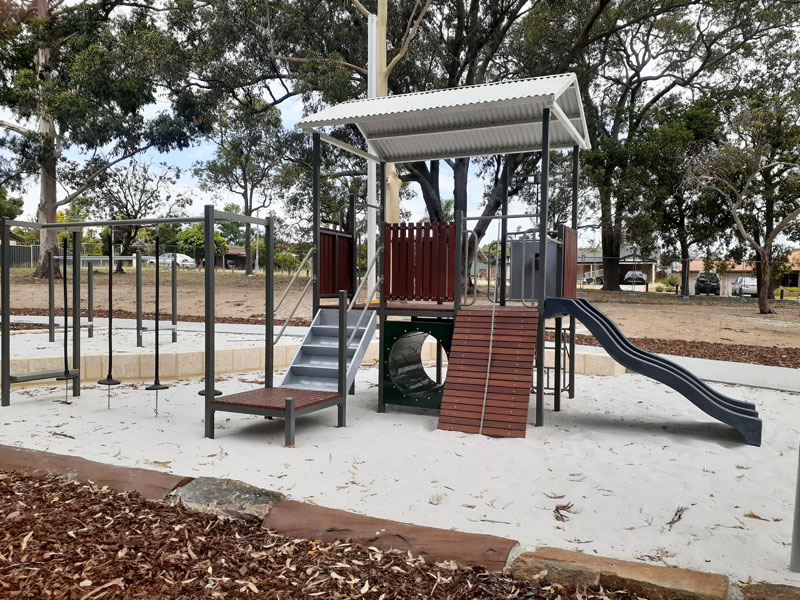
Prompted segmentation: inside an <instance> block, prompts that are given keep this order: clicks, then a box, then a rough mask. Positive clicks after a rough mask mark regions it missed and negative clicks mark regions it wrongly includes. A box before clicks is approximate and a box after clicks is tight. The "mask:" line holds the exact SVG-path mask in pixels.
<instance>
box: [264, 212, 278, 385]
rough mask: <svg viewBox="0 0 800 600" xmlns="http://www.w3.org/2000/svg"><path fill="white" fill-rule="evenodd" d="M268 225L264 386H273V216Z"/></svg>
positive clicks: (265, 273) (265, 253)
mask: <svg viewBox="0 0 800 600" xmlns="http://www.w3.org/2000/svg"><path fill="white" fill-rule="evenodd" d="M267 223H268V224H267V226H266V227H265V228H264V229H265V230H264V278H265V279H266V281H265V282H264V285H265V288H266V289H265V290H264V293H265V294H266V303H265V307H264V308H265V310H264V313H265V321H266V323H265V329H266V338H265V344H264V387H266V388H271V387H272V386H273V373H272V371H273V368H274V365H275V351H274V345H273V343H272V338H273V336H274V335H275V267H274V265H275V258H274V253H275V239H274V235H273V233H274V232H273V229H274V228H273V220H272V217H267Z"/></svg>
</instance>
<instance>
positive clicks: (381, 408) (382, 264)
mask: <svg viewBox="0 0 800 600" xmlns="http://www.w3.org/2000/svg"><path fill="white" fill-rule="evenodd" d="M378 177H379V179H380V181H379V183H378V190H379V196H378V198H379V200H380V207H381V218H380V222H379V223H378V245H377V247H378V248H381V247H383V246H384V245H385V244H386V239H385V238H384V232H385V230H386V222H385V218H386V217H385V215H386V163H385V162H381V164H380V168H379V170H378ZM385 273H386V248H385V247H384V248H383V252H381V256H380V258H379V259H378V281H377V284H378V298H379V299H380V308H379V310H378V352H379V353H380V356H379V360H378V412H379V413H382V412H386V402H385V401H384V399H383V377H384V364H383V359H384V356H383V337H384V333H383V329H384V325H385V324H386V296H385V295H384V293H383V284H384V281H383V278H384V274H385Z"/></svg>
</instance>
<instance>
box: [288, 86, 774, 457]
mask: <svg viewBox="0 0 800 600" xmlns="http://www.w3.org/2000/svg"><path fill="white" fill-rule="evenodd" d="M342 125H350V126H353V127H354V128H355V129H357V130H358V131H359V132H360V133H361V135H362V136H363V138H364V140H365V141H366V142H367V145H368V148H369V152H365V151H363V150H361V149H360V148H356V147H354V146H352V145H350V144H348V143H346V142H344V141H342V140H339V139H336V138H334V137H332V136H330V135H328V134H326V133H324V131H322V130H321V128H323V127H328V126H342ZM297 128H299V129H301V130H303V131H304V132H306V133H308V134H310V135H311V136H312V139H313V157H314V159H313V171H314V187H313V209H314V219H315V220H314V236H315V239H314V247H315V248H319V249H320V252H322V247H321V246H320V243H319V239H320V229H319V181H320V143H321V142H322V141H325V142H327V143H330V144H332V145H335V146H337V147H339V148H341V149H343V150H346V151H348V152H351V153H352V154H355V155H357V156H360V157H362V158H364V159H366V160H367V161H372V162H375V163H378V164H379V167H380V173H381V175H380V177H379V182H380V184H379V186H378V187H379V198H380V206H381V207H383V206H385V194H386V189H385V164H386V163H387V162H392V163H397V162H400V163H403V162H415V161H426V160H442V159H452V158H458V157H464V156H475V155H487V154H514V153H521V152H540V153H541V190H540V203H539V211H538V213H537V214H523V215H509V214H508V186H509V180H510V177H511V174H510V173H509V171H508V168H507V167H506V169H504V170H503V172H502V173H501V189H502V196H503V197H502V210H501V214H500V215H481V216H479V217H470V216H469V215H467V214H465V212H466V211H465V209H466V207H463V206H462V207H459V206H456V207H455V208H456V211H455V220H454V221H453V222H451V223H435V224H423V223H401V224H389V223H384V228H383V231H382V235H381V239H379V243H378V246H377V248H376V255H375V256H376V258H378V260H377V263H378V272H377V286H376V288H377V290H378V294H379V298H380V304H379V306H377V307H376V306H374V305H373V303H372V302H371V300H372V294H369V295H368V296H367V298H366V299H364V300H362V301H363V302H364V304H363V305H362V307H361V310H362V311H368V310H374V311H375V312H376V313H377V320H378V323H379V335H380V343H379V345H380V348H381V360H380V362H379V368H380V374H379V393H378V410H379V411H381V412H383V411H384V410H385V407H386V404H387V403H396V404H408V405H415V406H429V407H436V405H437V404H439V405H440V406H441V412H440V419H439V427H440V428H442V429H450V430H458V431H464V432H470V433H484V434H487V435H500V436H518V437H522V436H524V435H525V430H526V424H527V411H528V404H529V397H530V393H531V392H533V393H535V398H536V402H535V410H536V413H535V423H536V425H537V426H541V425H543V423H544V393H545V391H546V390H547V389H551V390H552V393H553V408H554V410H556V411H558V410H560V409H561V395H562V392H567V393H568V395H569V397H573V396H574V389H575V388H574V375H575V359H574V357H575V324H576V317H577V318H579V319H581V320H582V321H583V322H584V323H585V324H586V325H587V326H588V327H590V329H591V330H592V331H593V333H595V336H596V337H597V339H598V340H599V341H600V343H601V344H602V345H603V346H604V347H606V348H607V349H608V350H609V353H611V354H612V356H614V357H615V358H616V359H617V360H618V361H619V362H621V363H622V364H623V365H624V366H626V367H628V368H631V369H632V370H637V371H639V372H641V373H644V374H646V375H648V376H651V377H654V378H656V379H657V380H658V381H661V382H663V383H666V384H667V385H670V386H672V387H673V388H674V389H676V390H677V391H679V392H680V393H682V394H683V395H685V396H686V397H687V398H688V399H689V400H690V401H691V402H693V403H694V404H695V405H696V406H698V407H699V408H700V409H701V410H704V411H705V412H706V413H707V414H709V415H710V416H712V417H714V418H716V419H719V420H721V421H723V422H724V423H727V424H729V425H731V426H733V427H735V428H736V429H737V430H738V431H740V432H741V433H742V435H743V436H744V438H745V440H746V441H747V442H748V443H750V444H755V445H758V444H759V443H760V440H761V421H760V419H758V414H757V412H756V411H755V407H753V406H752V405H750V404H749V403H744V402H738V401H736V400H732V399H730V398H726V397H725V396H723V395H722V394H719V393H718V392H715V391H713V390H711V388H709V387H708V386H706V385H705V384H703V383H702V382H700V381H699V380H698V379H697V378H696V377H694V376H693V375H691V374H690V373H688V372H687V371H685V370H683V369H680V368H679V367H677V366H676V365H672V363H669V361H665V360H663V359H660V358H659V357H655V356H653V355H650V354H648V353H646V352H643V351H641V350H639V349H636V348H635V347H633V346H632V345H630V343H629V342H627V340H624V338H621V334H619V335H617V334H618V333H619V332H618V330H616V328H615V327H613V324H611V323H610V321H608V319H607V318H605V317H603V316H600V315H601V313H599V311H596V309H594V308H593V307H591V308H588V307H587V304H588V303H585V302H577V301H576V300H574V297H575V296H577V289H576V287H577V231H576V229H577V214H578V210H577V208H578V206H577V202H578V176H579V172H578V157H579V151H580V149H581V148H584V149H585V148H587V147H588V141H587V128H586V122H585V119H584V115H583V108H582V104H581V99H580V94H579V90H578V84H577V80H576V78H575V76H574V75H573V74H564V75H553V76H548V77H537V78H531V79H526V80H519V81H507V82H499V83H492V84H485V85H478V86H469V87H465V88H453V89H445V90H435V91H431V92H422V93H416V94H402V95H396V96H391V97H384V98H370V99H367V100H357V101H351V102H345V103H342V104H339V105H336V106H332V107H330V108H327V109H324V110H322V111H320V112H318V113H316V114H313V115H309V116H307V117H305V118H304V119H302V120H301V121H300V122H299V123H298V124H297ZM566 148H571V149H572V158H573V161H572V215H571V223H570V225H571V227H567V226H566V225H565V224H559V225H558V227H557V228H555V230H553V229H551V227H550V226H549V182H550V179H549V166H550V165H549V163H550V152H551V151H553V150H557V149H566ZM512 219H523V220H528V221H533V220H536V221H538V224H537V226H536V227H534V228H532V229H528V230H527V231H524V232H520V233H521V237H519V235H520V234H517V233H512V234H509V233H508V222H509V221H510V220H512ZM471 221H483V222H484V223H485V222H486V221H496V222H497V224H498V229H499V232H498V236H497V239H498V242H499V248H500V250H499V257H498V260H497V272H498V273H497V283H496V285H495V288H494V291H493V292H492V291H489V290H487V297H486V298H485V300H484V301H483V305H481V304H480V303H477V299H478V298H477V291H476V290H477V286H475V288H474V289H473V292H472V295H470V294H469V293H468V290H467V277H465V274H466V273H467V271H468V269H469V267H468V265H469V261H468V258H467V257H468V252H469V245H470V242H471V237H470V236H471V235H472V234H471V232H470V231H469V230H468V229H467V227H466V224H467V223H468V222H471ZM512 238H517V239H513V240H512ZM509 243H511V244H512V245H513V247H514V249H513V251H512V252H511V257H512V262H511V269H512V279H511V290H510V292H511V293H510V295H509V294H507V290H506V285H507V277H506V263H507V256H508V247H509ZM320 264H325V262H324V260H322V257H321V256H315V257H314V273H315V276H316V277H317V278H318V277H319V275H320V270H319V269H320ZM337 265H338V263H337ZM371 267H372V265H370V269H371ZM338 268H340V269H344V270H345V271H346V270H347V268H349V267H347V266H344V267H338ZM368 271H369V269H368ZM348 272H349V271H348ZM368 274H369V273H367V275H368ZM528 274H529V275H528ZM365 277H366V275H365ZM528 277H529V278H528ZM337 281H338V280H337ZM462 284H463V289H462ZM313 285H314V301H313V308H314V314H315V315H317V316H319V315H321V314H322V311H324V310H326V308H327V307H325V306H320V303H319V298H320V290H319V283H318V281H316V280H315V281H314V282H313ZM487 286H488V287H489V288H490V287H491V286H490V284H488V283H487ZM508 300H514V301H517V302H519V304H518V305H516V306H511V305H509V304H508V302H507V301H508ZM351 307H352V304H351ZM564 318H567V319H568V323H567V326H566V327H565V323H564V321H563V319H564ZM431 319H434V320H436V323H437V324H439V325H441V326H442V327H449V328H451V330H452V338H451V347H450V352H449V358H448V370H447V377H446V380H445V382H444V386H443V388H441V387H439V386H438V385H437V384H436V382H433V381H432V380H431V379H430V378H429V377H428V376H427V374H426V373H425V371H424V367H423V364H422V358H421V353H420V352H419V341H420V340H421V339H422V338H423V336H427V334H428V333H430V331H426V330H427V329H428V328H429V327H430V325H431V323H430V322H429V321H430V320H431ZM548 319H552V320H553V321H554V329H553V333H554V343H553V346H552V349H553V355H554V361H553V362H554V365H553V367H552V368H550V369H548V368H547V366H546V365H545V349H546V343H545V331H546V329H547V320H548ZM348 323H349V321H348ZM398 323H399V324H398ZM445 323H446V324H447V325H445ZM534 338H535V341H534ZM626 342H627V343H626ZM301 353H304V350H301ZM565 362H566V363H567V364H564V363H565ZM550 379H552V382H550ZM309 385H316V382H313V381H310V382H309Z"/></svg>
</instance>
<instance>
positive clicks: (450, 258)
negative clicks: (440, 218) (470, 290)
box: [447, 222, 461, 302]
mask: <svg viewBox="0 0 800 600" xmlns="http://www.w3.org/2000/svg"><path fill="white" fill-rule="evenodd" d="M460 251H461V249H460V248H459V252H460ZM455 286H456V224H455V222H452V223H448V225H447V301H448V302H453V300H454V299H455V289H456V288H455Z"/></svg>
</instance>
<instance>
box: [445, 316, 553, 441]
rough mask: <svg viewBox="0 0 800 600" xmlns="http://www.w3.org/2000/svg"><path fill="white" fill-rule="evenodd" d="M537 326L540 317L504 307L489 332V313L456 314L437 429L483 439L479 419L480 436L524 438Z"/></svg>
mask: <svg viewBox="0 0 800 600" xmlns="http://www.w3.org/2000/svg"><path fill="white" fill-rule="evenodd" d="M538 325H539V314H538V312H536V311H532V310H530V309H524V308H521V309H516V308H511V307H505V308H503V309H502V310H496V311H495V316H494V332H492V312H491V309H490V308H489V309H476V308H466V309H462V310H460V311H458V314H457V315H456V323H455V327H454V330H453V346H452V351H451V352H450V355H449V357H448V365H447V379H446V380H445V383H444V393H443V397H442V408H441V412H440V413H439V429H444V430H448V431H460V432H462V433H481V413H483V431H482V433H483V434H484V435H491V436H501V437H525V429H526V426H527V422H528V404H529V402H530V390H531V384H532V380H533V361H534V355H535V353H536V343H535V341H534V340H535V339H536V330H537V328H538ZM490 343H491V365H490V364H489V360H490V359H489V353H490ZM487 372H488V373H489V381H488V385H487V382H486V374H487Z"/></svg>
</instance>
